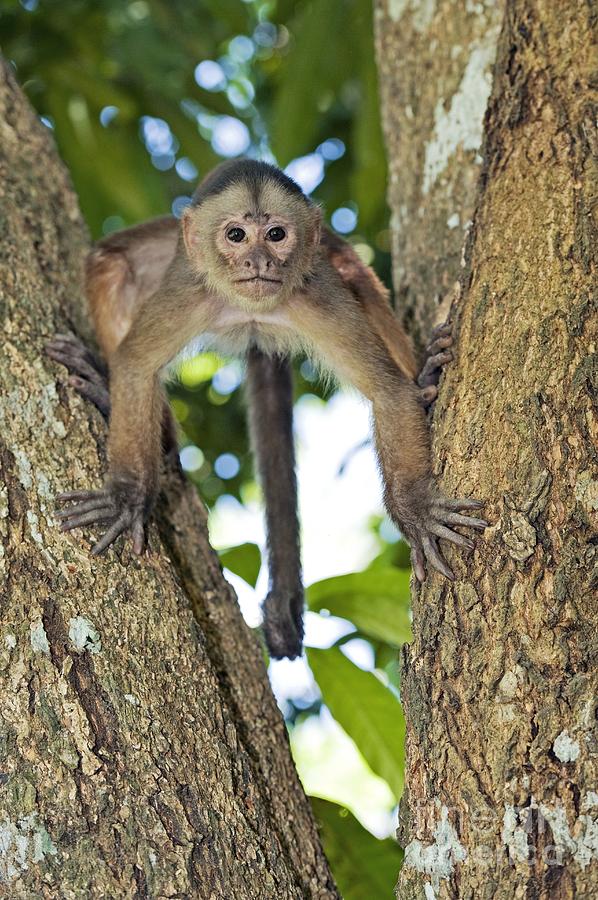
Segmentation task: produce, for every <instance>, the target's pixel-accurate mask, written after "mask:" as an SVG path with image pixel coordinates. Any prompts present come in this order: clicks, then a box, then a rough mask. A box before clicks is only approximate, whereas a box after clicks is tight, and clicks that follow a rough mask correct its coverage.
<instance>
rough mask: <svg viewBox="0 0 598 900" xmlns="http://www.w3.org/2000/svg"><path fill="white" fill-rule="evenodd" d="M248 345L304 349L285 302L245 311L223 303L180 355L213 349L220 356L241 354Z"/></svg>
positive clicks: (279, 349) (265, 348) (270, 350)
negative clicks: (280, 304) (263, 308)
mask: <svg viewBox="0 0 598 900" xmlns="http://www.w3.org/2000/svg"><path fill="white" fill-rule="evenodd" d="M250 347H257V348H258V349H260V350H262V351H263V352H264V353H267V354H286V353H298V352H302V351H304V350H305V349H306V348H305V346H304V341H303V340H302V339H301V336H300V334H299V333H298V331H297V329H296V327H295V326H294V325H293V322H292V320H291V317H290V316H289V310H288V307H287V305H286V304H283V305H282V306H277V307H276V308H274V309H272V310H252V311H248V310H244V309H240V308H238V307H235V306H233V305H232V304H230V303H224V304H222V305H221V306H220V308H218V309H217V311H216V312H215V315H214V317H213V319H212V322H211V324H210V326H209V328H208V329H207V330H206V331H205V332H204V333H202V334H199V335H197V337H195V338H194V339H193V340H192V341H191V342H190V343H189V344H188V345H187V346H186V347H185V349H184V350H183V355H184V356H188V355H190V354H193V353H197V352H199V351H202V350H214V351H215V352H216V353H220V354H222V355H223V356H244V355H245V354H246V353H247V351H248V350H249V348H250Z"/></svg>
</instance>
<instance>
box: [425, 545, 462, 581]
mask: <svg viewBox="0 0 598 900" xmlns="http://www.w3.org/2000/svg"><path fill="white" fill-rule="evenodd" d="M422 547H423V550H424V553H425V554H426V559H427V560H428V561H429V562H431V563H432V565H433V566H434V568H435V569H438V571H439V572H440V573H441V574H442V575H444V577H445V578H448V579H449V581H454V580H455V576H454V575H453V573H452V571H451V569H449V567H448V565H447V563H446V560H445V559H444V558H443V556H442V554H441V553H440V551H439V550H438V548H437V547H436V544H435V541H434V539H433V538H431V537H429V536H428V535H426V536H425V537H424V539H423V541H422Z"/></svg>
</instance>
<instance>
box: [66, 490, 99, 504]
mask: <svg viewBox="0 0 598 900" xmlns="http://www.w3.org/2000/svg"><path fill="white" fill-rule="evenodd" d="M107 496H108V495H107V493H106V492H105V491H89V490H88V491H63V492H62V493H61V494H56V498H55V499H56V502H57V503H68V502H69V501H71V500H93V499H95V498H99V497H107Z"/></svg>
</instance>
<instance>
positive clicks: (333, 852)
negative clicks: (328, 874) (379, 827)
mask: <svg viewBox="0 0 598 900" xmlns="http://www.w3.org/2000/svg"><path fill="white" fill-rule="evenodd" d="M311 802H312V807H313V811H314V816H315V818H316V822H317V823H318V827H319V829H320V834H321V836H322V841H323V843H324V846H325V847H326V854H327V856H328V860H329V862H330V865H331V867H332V871H333V872H334V877H335V879H336V883H337V885H338V888H339V890H340V892H341V895H342V896H343V897H344V900H378V898H383V897H391V895H392V888H393V886H394V884H395V882H396V880H397V876H398V872H399V868H400V866H401V862H402V860H403V853H402V850H401V849H400V847H399V846H398V845H397V844H396V842H395V841H393V840H391V839H390V838H387V839H386V840H383V841H381V840H378V838H375V837H374V836H373V835H371V834H370V832H369V831H366V829H365V828H364V827H363V826H362V825H360V824H359V822H358V821H357V819H356V818H355V817H354V816H352V815H351V813H350V812H349V810H347V809H344V807H342V806H338V805H337V804H336V803H330V801H328V800H321V799H320V798H319V797H312V801H311Z"/></svg>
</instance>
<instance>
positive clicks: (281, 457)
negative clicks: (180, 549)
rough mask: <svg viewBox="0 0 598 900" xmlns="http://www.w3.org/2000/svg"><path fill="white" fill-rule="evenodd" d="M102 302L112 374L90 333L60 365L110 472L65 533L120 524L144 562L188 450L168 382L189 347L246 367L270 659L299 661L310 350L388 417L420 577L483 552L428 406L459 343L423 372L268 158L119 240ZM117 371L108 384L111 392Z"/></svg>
mask: <svg viewBox="0 0 598 900" xmlns="http://www.w3.org/2000/svg"><path fill="white" fill-rule="evenodd" d="M86 292H87V298H88V301H89V305H90V309H91V315H92V318H93V322H94V325H95V330H96V334H97V337H98V342H99V344H100V348H101V350H102V352H103V354H104V356H105V357H106V359H107V362H108V370H109V372H108V370H107V369H106V367H105V366H103V365H102V364H101V363H99V362H97V361H96V360H95V358H94V356H93V355H92V354H91V353H90V352H89V351H88V350H87V349H86V348H85V347H84V346H83V345H82V344H81V343H80V342H79V341H78V340H77V339H75V338H73V337H69V336H60V335H57V336H56V337H55V338H54V339H53V341H52V342H51V343H50V344H49V346H48V353H49V355H50V356H51V357H52V358H53V359H55V360H57V361H59V362H62V363H63V364H64V365H66V366H67V367H68V368H69V369H70V371H71V372H72V373H74V374H73V376H72V377H71V379H70V380H71V384H73V385H74V387H76V388H77V389H78V390H79V391H80V393H82V394H83V395H84V396H86V397H88V398H89V399H90V400H92V401H93V402H94V403H96V405H97V406H98V408H99V409H100V410H101V411H102V412H103V414H104V415H105V416H106V417H107V418H108V417H109V419H110V433H109V441H108V452H109V460H110V468H109V472H108V476H107V479H106V482H105V485H104V487H103V488H101V489H100V490H95V491H91V490H76V491H71V492H68V493H64V494H60V495H59V496H58V498H57V499H58V501H59V503H61V504H65V506H64V507H63V508H62V509H61V510H60V511H59V512H58V516H59V517H60V518H61V520H62V525H61V527H62V530H63V531H70V530H71V529H73V528H78V527H81V526H96V525H101V526H103V527H105V529H106V530H105V533H104V535H103V537H102V538H101V539H100V540H99V541H98V542H97V543H96V544H95V546H94V547H93V549H92V551H91V552H92V553H93V554H94V555H97V554H100V553H103V552H104V551H105V550H106V549H107V548H108V547H109V546H110V545H111V544H113V543H114V541H115V540H116V539H117V538H118V537H119V536H120V535H123V534H127V533H128V534H130V536H131V539H132V542H133V549H134V551H135V552H136V553H141V552H142V551H143V547H144V542H145V526H146V523H147V521H148V518H149V516H150V514H151V511H152V507H153V505H154V502H155V499H156V495H157V493H158V488H159V480H160V466H161V457H162V449H163V445H164V446H166V447H167V448H168V447H169V448H171V449H172V447H173V446H176V444H175V439H174V430H173V424H172V418H171V415H170V413H169V411H168V409H167V407H166V405H165V396H164V392H163V390H162V387H161V375H162V373H163V371H164V369H165V367H167V366H168V365H169V363H171V362H172V361H173V360H175V359H176V357H177V356H178V355H179V354H180V353H181V351H182V350H183V349H184V348H186V347H187V348H188V347H192V348H193V347H201V348H213V349H215V350H216V351H217V352H219V353H222V354H224V355H227V356H228V355H239V356H242V357H244V359H245V360H246V362H247V395H248V401H249V422H250V433H251V440H252V444H253V449H254V452H255V456H256V460H257V473H258V476H259V479H260V481H261V485H262V488H263V492H264V497H265V505H266V520H267V532H268V558H269V568H270V586H269V592H268V595H267V597H266V599H265V602H264V632H265V637H266V643H267V646H268V650H269V652H270V655H271V656H272V657H275V658H278V657H285V656H287V657H291V658H293V657H295V656H298V655H299V654H300V653H301V648H302V638H303V603H304V601H303V584H302V577H301V563H300V552H299V527H298V521H297V485H296V479H295V458H294V449H293V425H292V381H291V366H290V357H291V356H292V355H294V354H307V355H308V356H309V357H310V358H311V359H312V360H313V361H314V362H315V363H316V364H317V366H318V367H319V369H320V370H321V371H322V372H324V373H332V374H333V375H334V376H335V377H336V378H337V379H338V381H340V382H341V383H347V384H350V385H353V386H354V387H355V388H357V390H358V391H359V392H360V393H361V394H363V395H364V396H365V397H366V398H367V399H368V400H369V401H370V402H371V405H372V411H373V431H374V437H375V443H376V449H377V455H378V460H379V464H380V469H381V472H382V477H383V481H384V501H385V504H386V508H387V510H388V513H389V515H390V517H391V518H392V520H393V521H394V522H395V523H396V524H397V525H398V527H399V528H400V529H401V532H402V534H403V535H404V536H405V538H406V539H407V540H408V541H409V543H410V545H411V559H412V564H413V569H414V572H415V575H416V577H417V578H418V579H419V580H420V581H422V580H423V579H424V578H425V571H426V570H425V566H426V564H427V565H431V566H433V567H434V568H436V569H438V571H439V572H441V573H442V574H443V575H445V576H446V577H447V578H451V579H452V578H453V573H452V572H451V570H450V569H449V567H448V565H447V563H446V561H445V560H444V558H443V556H442V554H441V552H440V550H439V547H438V541H439V539H444V540H447V541H451V542H452V543H454V544H458V545H459V546H460V547H466V548H471V547H473V544H472V542H471V541H470V539H469V538H468V537H465V536H463V535H462V534H460V533H458V532H457V531H455V526H465V527H469V528H476V529H483V528H484V527H486V522H485V521H484V520H483V519H478V518H474V517H472V516H470V515H467V514H464V512H467V511H472V510H476V509H479V508H480V507H481V506H482V504H481V503H479V502H478V501H476V500H470V499H462V500H459V499H449V498H447V497H444V496H443V495H442V494H441V493H440V492H439V490H438V489H437V487H436V485H435V483H434V478H433V476H432V465H431V458H430V438H429V432H428V425H427V420H426V405H428V404H429V403H430V402H431V400H433V399H434V396H435V395H436V386H435V382H436V381H437V375H438V371H439V369H440V367H441V366H442V365H443V364H444V363H445V362H447V361H448V360H449V359H450V358H451V352H450V349H449V347H450V345H451V343H452V338H451V336H450V329H449V328H448V327H444V328H441V329H440V331H438V332H437V333H436V334H435V335H434V338H433V341H432V343H431V345H430V347H429V349H428V358H427V361H426V364H425V366H424V369H423V371H422V373H421V376H420V379H419V384H418V382H417V380H416V379H417V375H418V369H417V365H416V360H415V356H414V353H413V350H412V347H411V344H410V342H409V340H408V338H407V336H406V334H405V333H404V331H403V329H402V328H401V327H400V325H399V324H398V322H397V320H396V319H395V317H394V316H393V313H392V311H391V308H390V304H389V302H388V296H387V292H386V290H385V289H384V287H383V286H382V284H381V283H380V282H379V281H378V279H377V277H376V276H375V275H374V273H373V272H372V270H371V269H369V268H368V267H367V266H365V265H364V264H363V263H362V262H361V261H360V259H359V257H358V256H357V254H356V253H355V251H354V250H353V249H352V248H351V246H350V245H349V244H347V243H346V242H345V241H343V240H341V239H340V238H338V237H336V236H335V235H333V234H332V233H331V232H329V231H327V230H326V229H324V230H323V229H322V225H321V217H320V210H319V209H318V207H317V206H316V205H314V203H312V201H311V200H310V199H309V198H308V197H306V196H305V195H304V194H303V193H302V191H301V189H300V188H299V187H298V185H297V184H295V182H294V181H292V180H291V179H290V178H289V177H288V176H287V175H285V174H284V173H283V172H281V171H280V170H279V169H277V168H275V167H274V166H271V165H268V164H266V163H263V162H256V161H254V160H248V159H247V160H235V161H229V162H225V163H223V164H222V165H220V166H219V167H218V168H216V169H215V170H214V171H213V172H212V173H210V174H209V175H208V176H207V177H206V178H205V179H204V181H202V182H201V184H200V185H199V187H198V188H197V190H196V192H195V194H194V196H193V200H192V203H191V204H190V206H189V207H187V208H186V209H185V211H184V213H183V216H182V218H181V220H180V221H178V220H177V219H175V218H174V217H170V216H169V217H165V218H161V219H156V220H154V221H151V222H147V223H145V224H142V225H138V226H136V227H134V228H128V229H125V230H123V231H120V232H117V233H115V234H111V235H108V236H107V237H105V238H103V239H102V240H101V241H100V242H99V243H98V244H97V245H96V246H95V247H94V249H92V251H91V253H90V255H89V258H88V260H87V271H86ZM108 374H109V390H108Z"/></svg>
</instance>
